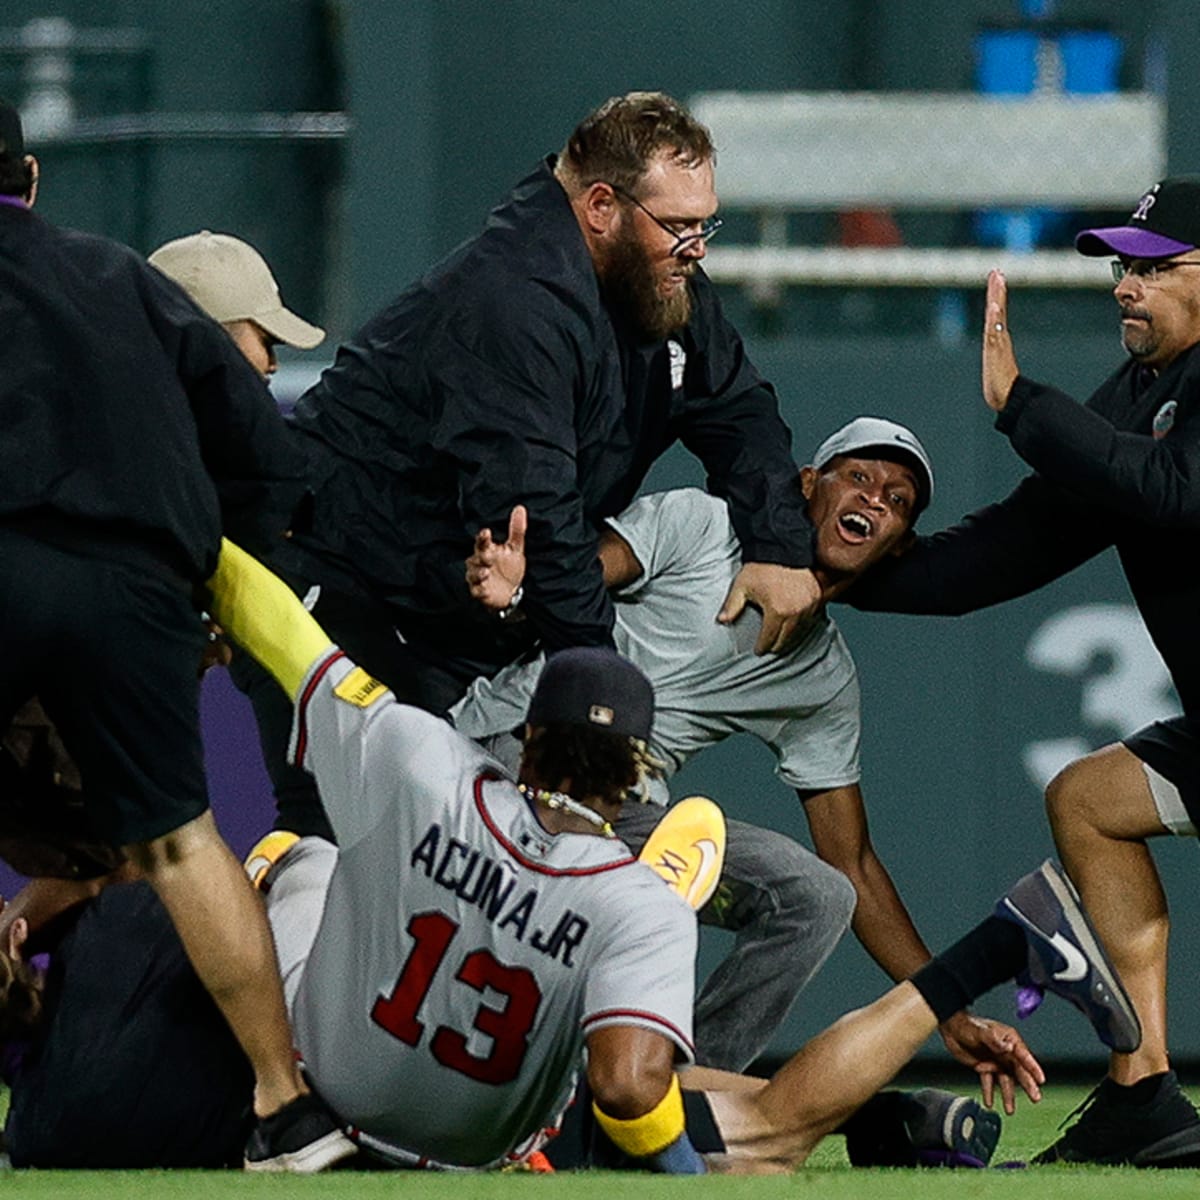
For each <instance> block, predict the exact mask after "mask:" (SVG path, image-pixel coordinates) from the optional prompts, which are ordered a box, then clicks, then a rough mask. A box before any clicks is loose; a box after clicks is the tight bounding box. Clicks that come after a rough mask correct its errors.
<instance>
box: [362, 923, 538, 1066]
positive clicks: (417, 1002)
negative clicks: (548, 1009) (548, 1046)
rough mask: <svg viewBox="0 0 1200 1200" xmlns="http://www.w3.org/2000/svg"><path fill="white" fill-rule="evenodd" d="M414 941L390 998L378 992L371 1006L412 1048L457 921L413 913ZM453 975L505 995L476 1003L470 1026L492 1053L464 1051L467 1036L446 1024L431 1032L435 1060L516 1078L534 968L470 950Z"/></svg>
mask: <svg viewBox="0 0 1200 1200" xmlns="http://www.w3.org/2000/svg"><path fill="white" fill-rule="evenodd" d="M408 932H409V934H410V935H411V936H412V938H413V940H414V941H415V942H416V945H415V946H414V947H413V948H412V950H411V952H410V953H409V956H408V958H407V960H406V961H405V963H404V966H403V968H402V969H401V971H400V977H399V979H397V980H396V986H395V987H394V988H393V989H392V993H391V995H390V996H380V997H379V998H378V999H377V1000H376V1001H375V1003H374V1005H373V1006H372V1008H371V1020H372V1021H374V1022H375V1024H376V1025H378V1026H379V1027H380V1028H381V1029H385V1030H387V1032H388V1033H390V1034H391V1035H392V1036H393V1037H395V1038H399V1040H400V1041H402V1042H403V1043H404V1044H405V1045H406V1046H416V1045H417V1043H418V1042H420V1040H421V1035H422V1034H423V1033H424V1032H425V1026H424V1024H423V1023H422V1022H421V1021H420V1020H419V1019H418V1017H417V1011H418V1010H419V1009H420V1007H421V1005H422V1003H423V1002H424V1000H425V997H426V995H427V994H428V992H429V988H430V986H431V985H432V983H433V979H434V976H435V975H436V974H437V973H438V970H439V968H440V967H441V965H442V962H443V960H444V959H445V957H446V954H447V952H448V951H449V949H450V943H451V942H452V941H453V940H454V936H455V934H456V933H458V925H457V924H455V922H454V921H452V920H451V919H450V918H449V917H448V916H446V914H445V913H440V912H424V913H417V914H416V916H414V917H413V918H412V919H411V920H410V921H409V923H408ZM455 978H456V979H458V980H459V981H460V982H462V983H464V984H466V985H467V986H468V987H470V988H473V989H474V990H475V991H477V992H482V991H483V989H484V988H485V987H490V988H492V989H493V991H496V992H498V993H499V994H500V995H502V996H504V997H505V1001H506V1002H505V1005H504V1007H503V1008H491V1007H490V1006H489V1005H486V1004H480V1006H479V1008H478V1009H477V1011H476V1013H475V1020H474V1022H473V1023H472V1024H473V1027H474V1028H475V1029H477V1030H478V1031H479V1032H480V1033H484V1034H487V1036H488V1037H490V1038H491V1039H492V1048H491V1051H490V1052H489V1053H488V1054H487V1056H486V1057H484V1058H480V1057H479V1056H478V1055H474V1054H471V1053H470V1052H469V1051H468V1050H467V1038H466V1035H465V1034H463V1033H460V1032H459V1031H458V1030H455V1029H451V1028H449V1026H446V1025H440V1026H439V1027H438V1028H437V1029H436V1030H434V1033H433V1038H432V1039H431V1041H430V1043H429V1051H430V1053H431V1054H432V1055H433V1057H434V1058H435V1059H437V1061H438V1062H440V1063H441V1064H442V1066H444V1067H448V1068H449V1069H450V1070H452V1071H458V1072H459V1073H460V1074H463V1075H466V1076H467V1077H468V1078H469V1079H476V1080H478V1081H479V1082H480V1083H493V1084H502V1083H509V1082H510V1081H511V1080H513V1079H515V1078H516V1077H517V1074H518V1072H519V1071H520V1069H521V1063H522V1061H523V1060H524V1058H525V1052H526V1050H528V1048H529V1031H530V1029H532V1028H533V1022H534V1020H535V1018H536V1017H537V1012H538V1008H539V1007H540V1006H541V1003H542V993H541V990H540V989H539V988H538V985H537V980H536V979H534V977H533V974H532V972H530V971H528V970H526V969H525V968H524V967H509V966H505V965H504V964H503V963H501V962H497V960H496V958H495V957H494V956H493V955H492V952H491V951H490V950H473V951H471V953H469V954H468V955H467V956H466V957H465V958H464V959H463V961H462V964H461V965H460V966H459V968H458V971H457V972H456V973H455Z"/></svg>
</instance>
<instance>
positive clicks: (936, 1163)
mask: <svg viewBox="0 0 1200 1200" xmlns="http://www.w3.org/2000/svg"><path fill="white" fill-rule="evenodd" d="M902 1095H903V1100H902V1102H901V1113H902V1114H903V1117H904V1125H905V1128H906V1129H907V1130H908V1136H909V1140H910V1141H911V1142H912V1144H913V1147H914V1149H915V1150H916V1152H917V1164H918V1165H919V1166H922V1167H986V1166H987V1165H988V1163H989V1162H991V1160H992V1154H993V1153H994V1152H995V1149H996V1143H997V1142H998V1141H999V1140H1000V1114H999V1113H996V1112H992V1111H991V1110H990V1109H987V1108H984V1107H983V1105H982V1104H980V1103H979V1101H978V1100H974V1099H972V1098H971V1097H970V1096H959V1095H956V1094H955V1093H954V1092H945V1091H941V1090H940V1089H938V1088H921V1089H920V1091H916V1092H904V1093H902Z"/></svg>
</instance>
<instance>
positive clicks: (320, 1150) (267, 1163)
mask: <svg viewBox="0 0 1200 1200" xmlns="http://www.w3.org/2000/svg"><path fill="white" fill-rule="evenodd" d="M357 1149H358V1147H357V1146H355V1144H354V1143H353V1142H352V1141H351V1140H350V1139H349V1138H348V1137H347V1136H346V1135H345V1134H344V1133H343V1132H342V1130H341V1127H340V1126H339V1125H338V1123H337V1121H336V1120H335V1119H334V1117H333V1115H332V1114H331V1113H330V1111H329V1110H328V1109H327V1108H326V1107H325V1106H324V1105H323V1104H322V1103H321V1101H320V1100H318V1099H317V1097H316V1096H314V1095H313V1094H312V1093H311V1092H308V1093H306V1094H305V1095H303V1096H297V1097H296V1099H295V1100H293V1101H292V1102H291V1103H290V1104H285V1105H284V1106H283V1107H282V1108H281V1109H280V1110H279V1111H278V1112H275V1113H272V1114H271V1115H270V1116H269V1117H261V1118H260V1119H259V1121H258V1123H257V1124H256V1125H255V1126H254V1129H253V1130H252V1131H251V1133H250V1140H249V1141H248V1142H247V1143H246V1157H245V1160H244V1162H243V1166H244V1167H245V1169H246V1170H247V1171H291V1172H293V1173H294V1174H298V1175H312V1174H315V1173H316V1172H317V1171H324V1170H325V1168H326V1167H331V1166H333V1164H334V1163H336V1162H341V1160H342V1159H343V1158H349V1157H350V1155H352V1154H354V1153H355V1152H356V1150H357Z"/></svg>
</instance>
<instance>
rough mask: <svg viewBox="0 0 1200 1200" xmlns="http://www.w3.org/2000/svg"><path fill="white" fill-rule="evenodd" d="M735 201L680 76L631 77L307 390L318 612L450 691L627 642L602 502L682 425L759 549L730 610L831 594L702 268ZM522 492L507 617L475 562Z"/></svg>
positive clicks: (626, 494)
mask: <svg viewBox="0 0 1200 1200" xmlns="http://www.w3.org/2000/svg"><path fill="white" fill-rule="evenodd" d="M716 208H717V197H716V193H715V192H714V190H713V146H712V142H711V140H710V138H709V135H708V132H707V131H706V130H705V129H704V127H703V126H701V125H700V124H699V123H698V122H696V121H695V119H694V118H693V117H692V116H691V115H690V114H689V113H688V112H687V111H686V110H685V109H684V108H683V107H682V106H680V105H679V104H678V103H676V102H675V101H674V100H672V99H670V98H669V97H667V96H664V95H662V94H660V93H647V92H635V93H631V94H629V95H626V96H620V97H616V98H613V99H611V100H609V101H608V102H606V103H605V104H603V105H602V106H601V107H600V108H598V109H597V110H596V111H595V112H593V113H592V114H591V115H590V116H588V117H587V118H586V119H585V120H584V121H583V122H582V123H581V124H580V125H579V126H578V128H577V129H576V130H575V131H574V133H573V134H572V135H571V137H570V139H569V140H568V142H567V145H566V147H565V148H564V150H563V151H562V153H561V154H559V155H557V156H553V155H552V156H550V157H548V158H546V159H545V160H544V161H543V162H542V163H541V164H539V165H538V167H537V168H536V169H535V170H534V171H533V172H532V173H531V174H530V175H528V176H527V177H526V178H525V179H523V180H522V181H521V182H520V183H519V184H517V186H516V187H515V188H514V190H513V191H512V193H511V194H510V195H509V197H508V198H507V199H506V200H505V201H504V202H503V203H502V204H501V205H500V206H499V207H498V208H497V209H495V210H494V211H493V212H492V214H491V216H490V217H489V219H488V221H487V224H486V226H485V228H484V230H483V232H482V233H481V234H480V235H479V236H478V237H476V238H475V239H473V240H472V241H470V242H468V243H466V244H465V245H464V246H462V247H460V248H459V249H458V250H456V251H455V252H454V253H452V254H451V255H450V256H449V257H448V258H446V259H445V260H443V261H442V262H441V263H439V264H438V265H436V266H435V267H433V268H432V269H431V270H430V271H429V273H428V274H426V275H425V276H424V277H423V278H422V279H420V280H418V281H417V282H416V283H414V284H413V285H412V286H410V287H409V288H408V289H407V290H406V291H405V292H404V293H403V294H402V295H400V296H399V297H398V298H397V299H396V300H395V301H393V302H392V303H391V304H390V305H388V306H387V307H386V308H385V309H384V310H383V311H382V312H381V313H379V315H378V316H376V317H374V318H373V319H372V320H370V321H369V322H368V323H367V324H366V326H365V327H364V328H363V329H362V330H361V331H360V332H359V333H358V334H357V335H356V337H355V338H354V339H353V341H352V342H351V343H350V344H349V345H346V346H343V347H342V348H341V349H340V350H339V352H338V355H337V359H336V361H335V363H334V365H333V366H332V367H331V368H330V369H329V370H327V371H326V372H325V373H324V374H323V376H322V377H321V379H320V381H319V382H318V383H317V384H316V385H315V386H314V387H313V388H311V389H310V390H309V391H308V392H307V393H306V394H305V395H304V396H302V397H301V398H300V400H299V402H298V404H297V406H296V410H295V414H294V418H293V420H294V427H295V429H296V430H297V432H298V433H299V435H300V437H301V440H302V442H303V443H304V444H305V445H306V446H307V448H308V450H309V453H310V459H311V463H312V468H311V478H312V480H313V484H314V491H315V503H314V505H313V510H312V514H311V520H310V521H309V522H308V523H307V524H301V525H298V526H297V529H296V534H295V537H294V538H293V539H292V542H291V544H290V545H289V547H288V549H287V552H286V553H285V554H284V555H283V556H275V557H274V558H273V559H272V565H273V566H275V567H276V569H278V570H279V571H280V572H281V573H282V574H284V575H285V576H286V577H288V578H289V581H290V582H292V584H293V585H294V586H295V587H296V588H297V589H298V590H299V591H301V592H302V593H303V592H307V591H308V590H309V588H310V586H311V585H313V584H317V585H319V589H320V590H319V595H318V598H317V599H316V608H315V610H314V611H315V612H316V613H317V615H318V616H319V617H320V618H321V619H322V621H323V622H324V623H325V624H326V625H327V626H328V627H329V628H330V629H331V630H332V631H333V632H334V634H335V635H336V636H337V638H338V640H339V642H340V643H341V644H343V645H345V646H346V648H347V651H348V652H349V653H351V654H352V655H354V657H355V658H356V660H357V661H359V662H361V663H363V664H364V665H365V666H366V667H368V668H369V669H370V670H371V672H372V673H373V674H375V675H376V676H378V677H379V678H380V679H381V680H383V681H384V682H385V683H387V684H388V686H389V687H391V688H392V689H393V690H395V691H396V692H397V694H398V695H401V696H402V697H404V699H405V700H407V701H409V702H412V703H417V704H420V705H422V706H424V707H426V708H429V709H431V710H433V711H441V710H444V709H445V708H447V707H448V706H449V705H450V704H451V703H452V702H453V701H454V700H456V699H457V698H458V696H459V695H461V693H462V692H463V690H464V689H465V688H466V686H467V685H468V684H469V683H470V682H471V681H472V680H473V679H475V678H476V677H478V676H479V675H491V674H494V673H495V671H496V670H497V669H499V667H501V666H502V665H504V664H506V663H508V662H510V661H511V660H512V659H513V658H514V657H516V656H517V655H518V654H519V653H521V652H523V651H525V650H526V649H528V648H529V647H530V646H531V645H532V644H533V643H534V642H535V641H540V643H541V644H542V645H543V646H544V647H545V648H546V649H547V650H549V651H551V652H553V651H556V650H559V649H562V648H564V647H567V646H574V645H605V646H607V645H611V642H612V623H613V610H612V603H611V601H610V600H609V598H608V594H607V593H606V591H605V588H604V580H603V577H602V574H601V570H600V565H599V561H598V559H597V556H596V555H597V538H598V526H599V522H601V521H602V520H603V518H605V517H607V516H612V515H615V514H616V513H618V512H620V511H621V510H622V509H624V508H625V506H626V505H627V504H628V503H629V501H630V500H631V499H633V497H634V495H635V494H636V492H637V490H638V488H639V486H640V484H641V482H642V480H643V479H644V477H645V475H646V472H647V471H648V470H649V468H650V466H651V464H652V463H653V462H654V461H655V459H657V458H658V457H659V456H660V455H661V454H662V453H663V451H665V450H666V449H667V447H668V446H670V445H671V444H672V443H673V442H675V441H682V442H683V443H684V444H685V445H686V446H687V447H688V448H689V449H690V450H691V451H693V452H694V453H695V454H696V455H697V456H698V457H699V458H700V459H701V461H702V462H703V463H704V466H705V468H706V471H707V474H708V483H709V488H710V490H711V491H713V492H715V493H717V494H719V495H721V496H724V497H726V498H727V499H728V500H729V503H730V507H731V511H732V513H733V522H734V527H735V529H736V532H737V534H738V537H739V540H740V541H741V544H742V548H743V551H744V555H745V559H746V566H745V569H744V570H743V572H742V574H741V575H740V576H739V577H738V579H737V581H736V582H735V585H734V587H733V589H732V591H731V593H730V597H729V600H728V601H727V602H726V605H725V607H724V609H723V614H722V619H724V620H732V619H734V618H735V617H736V616H737V614H738V613H739V612H740V611H741V609H742V608H743V607H744V605H745V604H746V603H747V602H749V603H752V604H755V605H757V606H759V607H761V608H762V610H763V612H764V618H765V619H764V623H763V632H762V635H761V637H760V639H759V651H760V652H766V651H768V650H778V649H780V648H782V647H783V646H784V645H785V644H786V643H787V641H788V638H789V637H790V636H791V634H792V633H793V631H794V629H795V627H796V625H797V623H798V621H799V620H800V618H801V617H802V616H804V615H806V614H808V613H810V612H811V611H812V610H813V609H814V608H815V606H816V604H817V601H818V597H819V589H818V587H817V584H816V581H815V579H814V578H813V576H812V572H811V571H810V570H809V569H808V568H809V566H810V565H811V562H812V530H811V526H810V525H809V523H808V520H807V517H806V515H805V512H804V504H803V497H802V496H801V495H800V491H799V489H798V487H797V486H796V468H795V465H794V463H793V462H792V459H791V454H790V434H789V432H788V429H787V427H786V426H785V425H784V423H783V421H782V420H781V418H780V416H779V412H778V404H777V401H776V397H775V393H774V391H773V390H772V388H771V387H770V386H769V385H768V384H767V383H766V382H764V380H763V379H762V378H761V377H760V376H759V374H758V373H757V371H755V369H754V367H753V366H752V364H751V363H750V361H749V359H748V357H747V354H746V350H745V347H744V346H743V344H742V341H741V338H740V337H739V336H738V334H737V332H736V330H734V329H733V328H732V326H731V325H730V324H729V323H728V322H727V321H726V320H725V317H724V315H723V314H722V311H721V306H720V303H719V302H718V300H717V297H716V293H715V290H714V288H713V286H712V284H711V283H710V282H709V280H708V279H707V278H706V276H705V275H704V272H703V271H702V270H701V268H700V264H701V260H702V259H703V257H704V253H705V244H706V242H707V240H708V238H709V237H711V236H712V234H713V233H714V232H716V229H717V227H718V225H719V223H720V222H719V221H718V220H717V219H716V217H715V213H716ZM516 504H524V505H526V507H527V508H528V511H529V512H530V513H531V514H532V516H531V523H530V528H529V531H528V536H527V545H528V547H529V575H528V577H527V579H526V582H525V586H524V591H523V596H522V597H514V603H513V605H512V606H511V608H512V610H513V611H512V612H511V614H510V615H509V616H507V617H497V616H496V615H492V614H488V613H485V612H484V611H483V610H482V609H480V607H479V606H478V605H475V604H473V603H472V601H471V599H470V596H469V595H468V592H467V588H466V584H465V582H464V580H463V573H462V563H463V560H464V559H465V558H466V557H467V556H468V555H469V554H470V553H471V547H472V544H473V539H474V534H475V531H476V530H477V529H480V528H483V527H489V528H491V529H493V530H497V531H502V530H503V529H504V528H505V522H506V521H507V518H508V514H509V512H510V511H511V510H512V509H513V507H514V506H515V505H516ZM314 594H316V593H314ZM518 600H519V608H517V605H516V602H517V601H518ZM518 616H519V617H521V618H523V619H520V620H517V619H514V618H516V617H518ZM713 617H714V619H715V618H716V617H717V614H716V613H714V614H713ZM397 633H399V635H400V637H399V638H397V636H396V634H397ZM255 691H256V692H257V693H258V695H259V697H260V698H261V697H262V696H264V695H265V697H266V698H267V699H266V703H267V704H270V703H271V701H272V700H273V699H274V697H275V690H274V689H273V688H271V687H270V685H269V683H268V684H266V685H265V686H264V687H261V688H256V689H255ZM261 712H262V710H261V708H260V718H261ZM287 722H288V714H287V713H286V712H282V713H277V714H276V723H277V726H278V729H279V732H278V734H277V737H276V741H277V742H279V743H282V742H283V741H284V738H285V731H286V729H287V728H288V724H287ZM269 757H273V758H274V759H276V760H277V763H278V761H281V760H282V759H283V757H284V756H283V753H282V749H281V748H280V749H277V750H276V752H275V753H274V754H273V755H269ZM276 782H277V785H278V783H279V777H278V775H277V776H276ZM299 831H301V832H322V830H320V829H301V830H299ZM326 832H327V831H326Z"/></svg>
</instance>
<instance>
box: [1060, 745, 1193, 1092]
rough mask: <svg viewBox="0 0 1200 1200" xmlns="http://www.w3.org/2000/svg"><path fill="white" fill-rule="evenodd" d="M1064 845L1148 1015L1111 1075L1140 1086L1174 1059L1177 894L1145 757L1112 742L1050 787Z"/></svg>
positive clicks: (1141, 1014)
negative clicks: (1170, 1051) (1151, 842)
mask: <svg viewBox="0 0 1200 1200" xmlns="http://www.w3.org/2000/svg"><path fill="white" fill-rule="evenodd" d="M1046 809H1047V812H1048V814H1049V817H1050V827H1051V829H1052V830H1053V833H1054V843H1055V845H1056V846H1057V847H1058V852H1059V854H1060V855H1061V856H1062V861H1063V865H1064V866H1065V867H1066V869H1067V874H1068V875H1070V877H1071V880H1072V881H1073V882H1074V884H1075V886H1076V887H1077V888H1078V889H1079V893H1080V895H1081V896H1082V897H1083V903H1084V905H1085V906H1086V907H1087V910H1088V913H1089V914H1090V915H1091V918H1092V921H1093V923H1094V924H1095V926H1096V930H1097V932H1098V933H1099V934H1100V937H1101V940H1102V941H1103V942H1104V946H1105V949H1106V950H1107V951H1108V954H1109V957H1110V958H1111V959H1112V962H1113V965H1114V966H1115V967H1116V968H1117V971H1118V972H1119V974H1120V976H1121V979H1122V981H1123V982H1124V984H1125V989H1126V991H1127V992H1128V993H1129V998H1130V999H1131V1000H1132V1001H1133V1005H1134V1007H1135V1008H1136V1009H1137V1014H1138V1018H1139V1019H1140V1020H1141V1023H1142V1044H1141V1046H1140V1047H1139V1048H1138V1049H1137V1050H1136V1051H1135V1052H1134V1053H1133V1054H1113V1055H1112V1057H1111V1059H1110V1060H1109V1075H1110V1076H1111V1077H1112V1078H1113V1079H1114V1080H1115V1081H1116V1082H1117V1083H1121V1084H1131V1083H1135V1082H1137V1080H1139V1079H1141V1078H1143V1077H1144V1076H1147V1075H1156V1074H1158V1073H1160V1072H1162V1071H1166V1070H1168V1069H1169V1067H1170V1063H1169V1061H1168V1058H1167V930H1168V918H1167V901H1166V897H1165V896H1164V895H1163V889H1162V883H1161V881H1160V880H1159V876H1158V870H1157V868H1156V867H1155V865H1154V860H1153V858H1152V857H1151V855H1150V851H1149V848H1148V847H1147V845H1146V840H1145V839H1146V838H1148V837H1157V836H1161V835H1163V834H1166V833H1167V832H1168V831H1167V830H1166V829H1165V828H1164V827H1163V824H1162V822H1161V820H1160V819H1159V816H1158V812H1157V810H1156V808H1155V806H1154V797H1153V795H1152V794H1151V792H1150V785H1149V783H1148V782H1147V780H1146V775H1145V771H1144V768H1143V766H1142V761H1141V759H1139V758H1138V757H1137V756H1136V755H1135V754H1133V753H1132V752H1130V751H1129V750H1127V749H1126V748H1125V747H1124V746H1121V745H1113V746H1106V747H1104V748H1103V749H1102V750H1097V751H1096V752H1095V753H1094V754H1089V755H1088V756H1087V757H1086V758H1081V759H1079V760H1078V761H1077V762H1074V763H1072V764H1071V765H1070V766H1068V767H1067V768H1065V769H1064V770H1063V771H1062V772H1060V774H1059V775H1058V776H1056V777H1055V779H1054V780H1053V781H1052V782H1051V784H1050V786H1049V788H1048V789H1047V790H1046Z"/></svg>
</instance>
